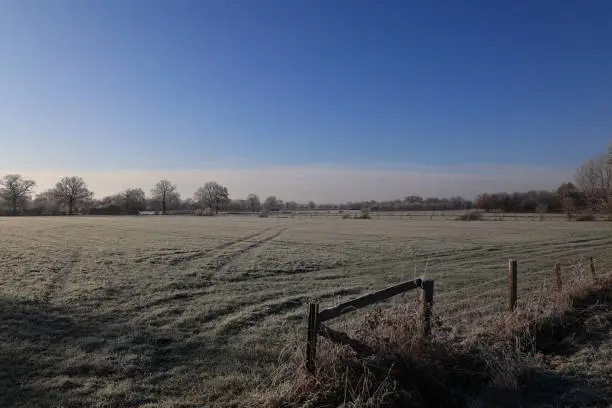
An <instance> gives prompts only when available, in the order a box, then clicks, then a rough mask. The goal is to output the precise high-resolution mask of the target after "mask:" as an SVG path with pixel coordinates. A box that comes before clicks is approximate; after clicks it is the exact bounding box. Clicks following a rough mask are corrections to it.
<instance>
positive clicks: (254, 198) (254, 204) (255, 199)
mask: <svg viewBox="0 0 612 408" xmlns="http://www.w3.org/2000/svg"><path fill="white" fill-rule="evenodd" d="M247 202H248V203H249V208H250V209H251V211H252V212H256V211H259V209H260V208H261V201H260V200H259V196H258V195H257V194H253V193H251V194H249V195H248V197H247Z"/></svg>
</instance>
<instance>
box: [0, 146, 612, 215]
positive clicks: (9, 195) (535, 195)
mask: <svg viewBox="0 0 612 408" xmlns="http://www.w3.org/2000/svg"><path fill="white" fill-rule="evenodd" d="M35 187H36V182H35V181H34V180H28V179H26V178H24V177H23V176H21V175H20V174H8V175H5V176H4V177H2V178H0V215H20V214H21V215H59V214H75V213H78V214H90V215H121V214H138V213H140V212H142V211H153V212H156V213H160V214H169V213H170V214H192V213H199V214H203V213H204V212H206V213H207V214H211V215H212V214H217V213H219V212H220V211H226V212H230V213H244V212H252V213H255V212H259V211H299V210H317V209H318V210H353V211H355V210H361V209H364V208H368V209H369V210H370V211H419V210H424V211H443V210H469V209H481V210H484V211H503V212H561V211H564V212H567V213H568V215H570V214H571V213H574V212H581V211H590V212H611V213H612V145H611V146H609V147H608V153H607V155H606V154H600V155H597V156H595V157H592V158H590V159H588V160H586V161H585V162H584V163H583V164H582V165H581V166H580V167H579V168H578V169H577V170H576V173H575V177H574V182H573V183H572V182H566V183H562V184H561V185H560V186H559V187H558V188H557V189H556V190H554V191H544V190H542V191H528V192H514V193H483V194H479V195H478V196H477V197H476V198H475V199H474V200H473V201H471V200H467V199H464V198H463V197H452V198H435V197H429V198H423V197H420V196H415V195H411V196H407V197H404V198H403V199H396V200H386V201H385V200H382V201H377V200H369V201H355V202H346V203H341V204H338V203H327V204H326V203H323V204H316V203H315V202H313V201H310V202H308V203H297V202H296V201H283V200H281V199H279V198H277V197H276V196H270V197H267V198H266V199H265V200H264V201H263V202H262V201H261V200H260V198H259V196H258V195H257V194H254V193H252V194H249V195H248V196H247V197H246V198H245V199H230V196H229V191H228V189H227V187H225V186H222V185H221V184H219V183H217V182H215V181H209V182H207V183H205V184H204V185H202V186H201V187H199V188H198V189H197V190H196V191H195V192H194V193H193V196H192V197H189V198H186V199H182V198H181V196H180V194H179V193H178V191H177V186H176V184H174V183H172V182H171V181H170V180H167V179H162V180H160V181H159V182H157V183H156V184H155V185H154V186H153V187H152V188H151V189H150V191H149V193H150V194H149V195H148V196H147V194H145V191H144V190H143V189H142V188H136V187H134V188H128V189H126V190H124V191H122V192H119V193H117V194H114V195H110V196H106V197H103V198H100V199H96V198H95V197H94V193H93V192H92V191H91V190H90V189H89V187H88V185H87V183H86V182H85V181H84V180H83V179H82V178H81V177H78V176H70V177H63V178H62V179H61V180H59V181H58V182H57V184H56V185H55V187H53V188H52V189H49V190H47V191H43V192H41V193H38V194H35V195H34V194H33V192H34V188H35Z"/></svg>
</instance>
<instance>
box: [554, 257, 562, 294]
mask: <svg viewBox="0 0 612 408" xmlns="http://www.w3.org/2000/svg"><path fill="white" fill-rule="evenodd" d="M555 278H556V283H555V289H556V290H557V292H561V290H562V289H563V281H562V280H561V264H560V263H556V264H555Z"/></svg>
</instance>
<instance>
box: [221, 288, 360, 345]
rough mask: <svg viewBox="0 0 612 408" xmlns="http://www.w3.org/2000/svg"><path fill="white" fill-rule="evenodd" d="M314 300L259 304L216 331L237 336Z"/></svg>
mask: <svg viewBox="0 0 612 408" xmlns="http://www.w3.org/2000/svg"><path fill="white" fill-rule="evenodd" d="M362 292H363V289H362V288H359V287H354V288H348V289H334V290H332V291H328V292H324V293H321V294H319V295H316V296H314V299H316V300H317V301H319V302H320V303H322V302H321V301H322V300H324V299H329V298H334V297H337V296H349V295H355V294H359V293H362ZM312 299H313V295H312V294H309V293H301V294H297V295H292V296H284V297H280V298H275V299H272V300H270V301H265V302H263V303H261V302H260V303H258V304H256V305H253V306H251V307H248V308H246V309H242V310H241V311H239V312H238V313H234V314H232V315H230V316H229V317H227V318H226V319H225V320H223V321H221V322H220V323H219V324H217V325H216V327H215V329H216V330H215V331H216V335H218V336H227V335H236V334H238V333H240V332H242V331H244V330H246V329H248V328H249V327H252V326H255V325H257V324H260V323H262V322H263V321H264V320H266V319H269V318H271V317H272V316H277V315H280V314H283V315H285V314H289V313H290V312H292V311H294V310H295V309H298V308H304V307H305V305H306V303H307V302H308V301H309V300H312Z"/></svg>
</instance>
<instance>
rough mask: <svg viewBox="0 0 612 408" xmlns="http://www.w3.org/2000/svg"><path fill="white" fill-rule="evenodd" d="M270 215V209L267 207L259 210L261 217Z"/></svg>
mask: <svg viewBox="0 0 612 408" xmlns="http://www.w3.org/2000/svg"><path fill="white" fill-rule="evenodd" d="M269 216H270V211H269V210H267V209H264V210H261V211H260V212H259V218H268V217H269Z"/></svg>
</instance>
